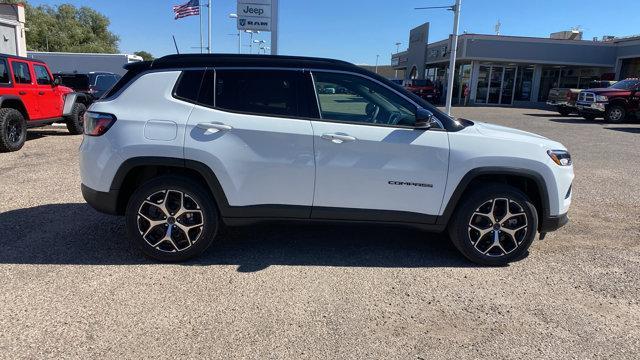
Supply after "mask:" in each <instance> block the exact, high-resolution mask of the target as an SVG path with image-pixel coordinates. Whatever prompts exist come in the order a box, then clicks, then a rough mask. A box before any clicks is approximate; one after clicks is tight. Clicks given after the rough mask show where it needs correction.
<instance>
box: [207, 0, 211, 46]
mask: <svg viewBox="0 0 640 360" xmlns="http://www.w3.org/2000/svg"><path fill="white" fill-rule="evenodd" d="M207 49H208V50H209V54H211V0H209V46H208V47H207Z"/></svg>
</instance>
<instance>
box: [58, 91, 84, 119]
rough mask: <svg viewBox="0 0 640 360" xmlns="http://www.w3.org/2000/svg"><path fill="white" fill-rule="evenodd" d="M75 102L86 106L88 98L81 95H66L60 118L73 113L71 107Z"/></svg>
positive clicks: (74, 93)
mask: <svg viewBox="0 0 640 360" xmlns="http://www.w3.org/2000/svg"><path fill="white" fill-rule="evenodd" d="M76 102H79V103H82V104H88V102H89V97H88V96H87V95H86V94H83V93H77V92H73V93H68V94H67V96H66V97H65V98H64V109H63V111H62V116H70V115H71V113H72V112H73V105H75V104H76Z"/></svg>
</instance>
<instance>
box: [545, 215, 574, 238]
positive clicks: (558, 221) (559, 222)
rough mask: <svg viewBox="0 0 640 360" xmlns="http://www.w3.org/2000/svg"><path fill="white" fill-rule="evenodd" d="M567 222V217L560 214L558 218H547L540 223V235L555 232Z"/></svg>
mask: <svg viewBox="0 0 640 360" xmlns="http://www.w3.org/2000/svg"><path fill="white" fill-rule="evenodd" d="M568 222H569V216H568V215H567V214H562V215H558V216H548V217H545V218H543V219H542V221H541V222H540V233H543V234H545V233H548V232H552V231H556V230H558V229H560V228H561V227H563V226H565V225H566V224H567V223H568Z"/></svg>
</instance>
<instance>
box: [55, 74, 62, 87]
mask: <svg viewBox="0 0 640 360" xmlns="http://www.w3.org/2000/svg"><path fill="white" fill-rule="evenodd" d="M61 83H62V80H61V79H60V77H59V76H56V77H54V78H53V86H60V84H61Z"/></svg>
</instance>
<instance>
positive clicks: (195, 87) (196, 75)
mask: <svg viewBox="0 0 640 360" xmlns="http://www.w3.org/2000/svg"><path fill="white" fill-rule="evenodd" d="M203 77H204V70H187V71H183V72H182V75H180V78H179V79H178V84H177V85H176V88H175V91H174V96H175V97H177V98H178V99H182V100H185V101H189V102H194V103H195V102H198V95H199V94H200V85H201V84H202V78H203Z"/></svg>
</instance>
